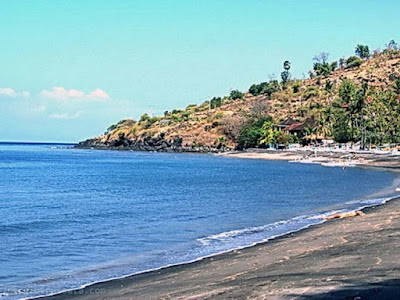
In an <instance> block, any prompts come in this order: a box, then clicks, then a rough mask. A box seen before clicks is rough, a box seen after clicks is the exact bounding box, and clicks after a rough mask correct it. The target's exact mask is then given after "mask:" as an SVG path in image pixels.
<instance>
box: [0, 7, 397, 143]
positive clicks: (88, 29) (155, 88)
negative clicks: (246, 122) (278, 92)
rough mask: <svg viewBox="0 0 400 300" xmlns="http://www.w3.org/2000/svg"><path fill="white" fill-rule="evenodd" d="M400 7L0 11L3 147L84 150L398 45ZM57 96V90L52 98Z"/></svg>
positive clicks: (60, 8) (89, 8)
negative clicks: (362, 48)
mask: <svg viewBox="0 0 400 300" xmlns="http://www.w3.org/2000/svg"><path fill="white" fill-rule="evenodd" d="M399 11H400V1H395V0H381V1H369V0H364V1H354V0H352V1H341V0H338V1H321V0H319V1H314V0H312V1H311V0H310V1H308V0H303V1H299V0H293V1H290V0H286V1H279V0H274V1H267V0H264V1H262V0H208V1H201V0H197V1H195V0H184V1H182V0H169V1H166V0H165V1H161V0H160V1H152V0H131V1H128V0H126V1H111V0H85V1H80V0H69V1H66V0H35V1H28V0H26V1H23V0H12V1H10V0H0V140H2V141H5V140H11V141H78V140H82V139H85V138H88V137H91V136H94V135H98V134H101V133H102V132H103V131H104V130H105V128H106V127H108V126H109V125H110V124H111V123H115V122H117V121H118V120H120V119H122V118H127V117H131V118H138V117H139V116H140V115H141V114H142V113H144V112H149V111H152V110H153V111H154V112H155V113H156V114H162V112H163V111H164V110H169V109H173V108H183V107H186V106H187V105H188V104H191V103H201V102H203V101H204V100H207V99H208V98H210V97H212V96H223V95H226V94H228V93H229V91H230V90H231V89H240V90H243V91H244V90H246V89H248V87H249V86H250V85H251V84H252V83H256V82H261V81H265V80H267V79H268V75H269V74H273V73H274V74H276V75H278V76H279V74H280V72H281V69H282V62H283V61H284V60H290V61H291V62H292V69H291V71H292V73H293V75H294V76H295V77H297V78H302V74H303V73H305V74H306V73H307V71H308V70H310V68H311V66H312V57H313V56H314V55H315V54H316V53H318V52H321V51H326V52H329V53H330V54H331V55H330V59H332V60H333V59H338V58H339V57H341V56H349V55H351V54H352V53H353V51H354V47H355V45H356V44H358V43H364V44H368V45H369V46H370V48H371V49H375V48H378V47H380V48H383V47H384V46H385V43H387V42H388V41H389V40H390V39H395V40H397V41H400V32H399V28H400V17H399ZM55 87H56V89H54V88H55Z"/></svg>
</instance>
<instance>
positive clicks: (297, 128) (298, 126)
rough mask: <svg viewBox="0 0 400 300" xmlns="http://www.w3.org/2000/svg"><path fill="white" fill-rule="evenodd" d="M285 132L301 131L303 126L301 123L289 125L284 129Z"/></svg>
mask: <svg viewBox="0 0 400 300" xmlns="http://www.w3.org/2000/svg"><path fill="white" fill-rule="evenodd" d="M285 130H287V131H303V130H304V124H303V123H295V124H292V125H290V126H289V127H287V128H285Z"/></svg>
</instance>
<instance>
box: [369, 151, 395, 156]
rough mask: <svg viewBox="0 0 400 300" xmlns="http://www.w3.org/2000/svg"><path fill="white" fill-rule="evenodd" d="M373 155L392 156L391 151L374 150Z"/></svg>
mask: <svg viewBox="0 0 400 300" xmlns="http://www.w3.org/2000/svg"><path fill="white" fill-rule="evenodd" d="M373 153H374V154H375V155H390V154H392V151H391V150H374V151H373Z"/></svg>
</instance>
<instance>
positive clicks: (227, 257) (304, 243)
mask: <svg viewBox="0 0 400 300" xmlns="http://www.w3.org/2000/svg"><path fill="white" fill-rule="evenodd" d="M364 212H365V213H366V215H365V216H357V217H353V218H347V219H340V220H330V221H327V222H326V223H324V224H321V225H317V226H313V227H310V228H308V229H305V230H302V231H300V232H297V233H293V234H289V235H286V236H284V237H281V238H277V239H275V240H272V241H269V242H267V243H263V244H259V245H257V246H253V247H249V248H246V249H242V250H236V251H232V252H229V253H225V254H221V255H217V256H214V257H211V258H206V259H203V260H201V261H197V262H194V263H191V264H185V265H180V266H173V267H168V268H165V269H161V270H157V271H152V272H148V273H143V274H139V275H134V276H129V277H126V278H123V279H115V280H111V281H108V282H103V283H97V284H94V285H91V286H87V287H86V288H83V289H80V290H75V291H72V292H66V293H63V294H59V295H55V296H51V297H45V298H46V299H52V300H56V299H360V300H361V299H400V201H399V200H392V201H391V202H389V203H387V204H385V205H382V206H378V207H374V208H368V209H366V210H364Z"/></svg>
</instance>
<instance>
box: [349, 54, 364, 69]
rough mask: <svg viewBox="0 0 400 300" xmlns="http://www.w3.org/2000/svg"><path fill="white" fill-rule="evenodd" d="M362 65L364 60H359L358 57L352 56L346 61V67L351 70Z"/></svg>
mask: <svg viewBox="0 0 400 300" xmlns="http://www.w3.org/2000/svg"><path fill="white" fill-rule="evenodd" d="M362 63H363V60H362V59H359V58H358V57H357V56H350V57H349V58H348V59H347V60H346V65H347V68H349V69H350V68H355V67H358V66H361V65H362Z"/></svg>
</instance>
